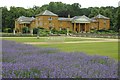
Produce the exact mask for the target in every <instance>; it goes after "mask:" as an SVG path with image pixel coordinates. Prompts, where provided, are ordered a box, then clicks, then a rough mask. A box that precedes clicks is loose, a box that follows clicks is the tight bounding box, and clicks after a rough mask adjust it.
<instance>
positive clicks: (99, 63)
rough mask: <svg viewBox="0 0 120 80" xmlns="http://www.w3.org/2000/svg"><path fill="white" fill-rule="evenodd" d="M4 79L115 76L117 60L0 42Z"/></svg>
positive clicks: (11, 42)
mask: <svg viewBox="0 0 120 80" xmlns="http://www.w3.org/2000/svg"><path fill="white" fill-rule="evenodd" d="M2 58H3V62H2V69H3V70H2V77H3V78H117V77H118V76H117V75H118V74H117V72H118V63H117V62H116V61H115V60H113V59H111V58H109V57H105V56H97V55H95V56H89V55H86V54H84V53H79V52H73V53H72V52H71V53H66V52H60V51H59V50H57V49H54V48H42V47H41V48H38V47H34V46H32V45H25V44H20V43H16V42H13V41H5V40H3V41H2Z"/></svg>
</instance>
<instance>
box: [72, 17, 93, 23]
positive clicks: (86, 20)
mask: <svg viewBox="0 0 120 80" xmlns="http://www.w3.org/2000/svg"><path fill="white" fill-rule="evenodd" d="M90 22H91V19H90V18H88V17H86V16H85V15H83V16H75V17H73V18H72V23H90Z"/></svg>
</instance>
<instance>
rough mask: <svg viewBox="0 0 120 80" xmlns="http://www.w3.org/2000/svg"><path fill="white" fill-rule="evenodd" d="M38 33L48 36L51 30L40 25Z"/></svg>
mask: <svg viewBox="0 0 120 80" xmlns="http://www.w3.org/2000/svg"><path fill="white" fill-rule="evenodd" d="M37 35H39V36H48V35H49V31H47V30H46V29H44V28H40V27H38V30H37Z"/></svg>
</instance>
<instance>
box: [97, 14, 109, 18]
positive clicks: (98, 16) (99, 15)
mask: <svg viewBox="0 0 120 80" xmlns="http://www.w3.org/2000/svg"><path fill="white" fill-rule="evenodd" d="M95 18H99V19H100V18H102V19H110V18H108V17H105V16H103V15H101V14H98V15H97V16H96V17H95Z"/></svg>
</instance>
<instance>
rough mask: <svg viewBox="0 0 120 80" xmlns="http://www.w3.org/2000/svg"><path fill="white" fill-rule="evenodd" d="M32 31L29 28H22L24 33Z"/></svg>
mask: <svg viewBox="0 0 120 80" xmlns="http://www.w3.org/2000/svg"><path fill="white" fill-rule="evenodd" d="M29 32H30V29H29V28H28V27H23V28H22V33H29Z"/></svg>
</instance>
